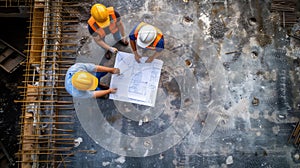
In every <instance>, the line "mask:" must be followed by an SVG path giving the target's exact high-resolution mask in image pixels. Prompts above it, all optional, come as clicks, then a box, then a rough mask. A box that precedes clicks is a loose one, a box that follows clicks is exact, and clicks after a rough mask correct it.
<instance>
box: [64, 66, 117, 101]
mask: <svg viewBox="0 0 300 168" xmlns="http://www.w3.org/2000/svg"><path fill="white" fill-rule="evenodd" d="M108 72H109V73H112V74H119V73H120V69H119V68H110V67H105V66H100V65H95V64H91V63H76V64H74V65H72V66H71V67H70V68H69V69H68V71H67V74H66V76H65V88H66V90H67V91H68V93H70V94H71V95H72V96H74V97H78V98H97V97H102V96H105V95H107V94H110V93H115V92H116V91H117V88H109V87H108V86H105V85H102V84H100V79H101V77H103V76H105V75H106V74H107V73H108Z"/></svg>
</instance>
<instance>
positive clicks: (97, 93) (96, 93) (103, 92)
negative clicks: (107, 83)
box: [93, 88, 117, 98]
mask: <svg viewBox="0 0 300 168" xmlns="http://www.w3.org/2000/svg"><path fill="white" fill-rule="evenodd" d="M116 91H117V88H109V89H107V90H97V91H94V95H93V97H94V98H97V97H102V96H105V95H107V94H110V93H116Z"/></svg>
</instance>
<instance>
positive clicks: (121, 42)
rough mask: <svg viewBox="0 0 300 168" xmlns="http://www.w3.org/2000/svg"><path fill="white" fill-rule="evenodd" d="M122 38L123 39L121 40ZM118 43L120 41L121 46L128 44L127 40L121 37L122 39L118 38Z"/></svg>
mask: <svg viewBox="0 0 300 168" xmlns="http://www.w3.org/2000/svg"><path fill="white" fill-rule="evenodd" d="M123 40H124V41H123ZM118 43H120V44H121V45H123V46H128V44H129V43H128V41H127V40H125V39H122V40H120V41H118Z"/></svg>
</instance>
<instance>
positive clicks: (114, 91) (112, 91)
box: [108, 88, 117, 93]
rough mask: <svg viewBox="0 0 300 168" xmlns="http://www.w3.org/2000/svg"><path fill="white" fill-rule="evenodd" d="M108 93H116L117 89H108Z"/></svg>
mask: <svg viewBox="0 0 300 168" xmlns="http://www.w3.org/2000/svg"><path fill="white" fill-rule="evenodd" d="M108 90H109V92H110V93H116V92H117V88H109V89H108Z"/></svg>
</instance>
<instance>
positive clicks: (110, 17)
mask: <svg viewBox="0 0 300 168" xmlns="http://www.w3.org/2000/svg"><path fill="white" fill-rule="evenodd" d="M88 30H89V32H90V34H91V35H92V36H93V37H94V39H95V41H96V42H97V44H98V45H100V46H101V47H102V48H104V49H105V50H107V51H110V52H107V53H106V54H105V57H106V58H107V59H110V58H111V55H112V54H111V53H116V52H118V49H117V48H115V47H113V46H110V45H108V44H107V43H106V42H105V36H106V35H107V34H110V33H112V34H113V37H114V39H115V40H116V41H118V42H119V43H120V44H122V45H124V46H128V41H127V39H126V37H125V30H124V25H123V23H122V21H121V18H120V14H119V13H118V12H117V11H115V10H114V8H113V7H106V6H104V5H103V4H94V5H93V6H92V8H91V17H90V19H89V20H88Z"/></svg>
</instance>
